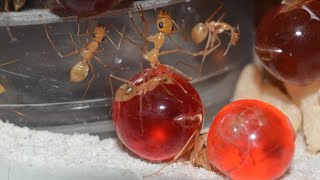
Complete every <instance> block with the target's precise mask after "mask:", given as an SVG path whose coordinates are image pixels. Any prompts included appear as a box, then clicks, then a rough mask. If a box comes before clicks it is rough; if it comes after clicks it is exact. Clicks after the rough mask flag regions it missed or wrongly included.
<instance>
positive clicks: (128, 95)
mask: <svg viewBox="0 0 320 180" xmlns="http://www.w3.org/2000/svg"><path fill="white" fill-rule="evenodd" d="M137 91H138V90H137V86H135V85H134V84H123V85H122V86H120V88H119V89H118V90H117V92H116V101H120V102H122V101H128V100H130V99H132V98H133V97H134V96H136V95H137Z"/></svg>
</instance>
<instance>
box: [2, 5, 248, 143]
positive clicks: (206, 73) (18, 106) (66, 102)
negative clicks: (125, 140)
mask: <svg viewBox="0 0 320 180" xmlns="http://www.w3.org/2000/svg"><path fill="white" fill-rule="evenodd" d="M137 3H141V4H142V5H143V6H144V8H145V9H149V10H146V11H145V16H146V19H148V20H150V23H149V34H155V33H156V32H157V29H156V24H155V23H154V21H152V20H155V18H156V13H155V11H154V9H153V8H154V7H158V8H159V7H164V8H165V9H167V10H169V11H170V12H171V16H172V18H173V19H174V20H175V21H176V23H177V24H178V25H179V27H180V28H181V29H182V33H180V32H176V33H175V34H174V35H172V36H171V37H172V39H173V41H174V42H176V43H177V44H179V45H180V46H182V47H183V48H185V49H187V50H189V51H193V52H196V51H199V50H201V49H203V48H204V46H205V43H203V44H200V45H199V46H196V45H194V44H193V43H192V42H191V38H190V32H191V28H192V27H193V26H194V25H196V24H197V23H198V22H204V21H205V19H206V18H207V17H208V16H209V15H210V14H211V13H212V12H213V11H214V10H215V9H216V8H217V7H218V6H219V4H218V3H217V2H215V1H212V0H192V1H187V2H185V1H168V0H167V1H141V2H140V1H134V2H133V3H128V5H125V7H118V9H115V10H111V11H108V12H106V13H104V14H101V15H98V16H96V17H90V18H82V19H80V22H81V23H80V25H81V28H80V30H81V32H82V33H83V32H85V31H86V29H87V27H88V29H89V31H90V30H92V29H93V28H94V27H95V25H96V24H97V23H102V24H105V25H106V28H107V30H108V35H109V36H110V38H111V39H112V40H113V41H114V42H115V43H118V41H119V39H120V36H119V35H118V34H117V33H116V32H115V31H114V30H113V29H111V28H110V26H109V25H110V24H113V25H114V26H115V27H116V28H117V29H119V30H120V31H121V30H122V29H123V27H124V25H126V29H125V35H126V36H128V37H130V38H131V39H133V40H134V41H136V42H138V43H140V44H142V43H143V38H142V37H141V36H140V35H138V34H137V33H136V32H135V31H134V28H133V26H132V23H131V20H130V18H129V16H128V14H127V12H128V11H136V9H135V8H134V6H135V4H137ZM39 7H41V6H40V5H39ZM251 9H252V2H251V1H232V0H226V1H224V8H223V10H222V11H221V12H220V13H219V14H218V16H217V17H216V18H215V20H216V19H217V18H218V17H219V16H220V15H221V14H222V13H223V12H226V16H225V18H224V21H225V22H228V23H229V24H231V25H233V26H235V25H237V24H239V27H240V31H241V36H240V40H239V43H238V45H237V46H235V47H231V48H230V50H229V52H228V54H227V55H226V56H223V53H224V51H225V49H226V47H227V45H228V42H229V37H228V36H227V35H226V34H224V35H221V36H220V37H221V39H222V45H221V46H220V47H219V48H218V49H217V50H216V51H215V52H214V53H212V54H210V55H209V56H207V59H206V61H205V64H204V69H203V72H202V73H201V74H199V72H196V71H194V70H193V69H191V68H189V67H187V66H183V65H178V67H177V68H178V69H179V70H180V71H182V72H184V73H185V74H188V75H189V76H191V77H193V80H192V84H193V85H194V86H195V88H196V89H197V90H198V92H199V94H200V96H201V98H202V101H203V104H204V105H205V125H204V126H205V127H207V126H208V125H210V123H211V121H212V119H213V117H214V115H215V113H216V112H217V111H218V110H219V109H220V108H221V107H222V106H223V105H225V104H226V103H227V102H228V101H229V100H230V98H231V96H232V93H233V90H234V86H235V82H236V80H237V78H238V75H239V72H240V70H241V68H242V67H243V65H245V64H246V63H247V62H248V61H249V60H250V59H251V56H252V42H253V39H252V37H253V36H252V34H253V32H252V31H253V30H252V20H251V19H250V17H251V13H252V12H251ZM41 12H42V13H44V14H43V16H42V19H41V18H40V19H41V20H39V13H40V14H41ZM23 13H24V14H23ZM21 14H22V15H21ZM10 16H11V17H22V16H24V17H29V18H30V19H29V21H28V22H26V21H25V20H23V19H20V20H19V18H16V19H14V18H10ZM13 19H14V20H13ZM135 20H136V21H137V24H138V26H139V27H141V28H142V27H143V26H142V24H141V23H140V18H139V16H138V14H135ZM19 21H21V23H19ZM43 23H46V24H47V27H48V34H49V35H50V37H51V39H52V41H53V43H54V44H55V45H56V48H57V49H58V50H59V51H60V52H61V53H62V54H66V53H69V52H71V51H73V50H74V48H73V45H72V41H71V39H70V36H69V33H71V34H72V37H73V38H74V40H75V43H76V46H77V48H81V47H84V46H85V44H86V42H87V39H88V40H89V41H90V40H91V35H88V36H83V37H78V36H77V25H78V23H77V17H74V16H70V17H68V16H64V17H58V16H57V15H55V14H52V13H51V12H50V11H49V10H48V9H44V8H43V7H41V8H40V9H28V10H25V11H21V12H10V13H3V14H1V15H0V26H1V27H0V34H1V36H0V42H1V44H0V49H1V54H0V62H1V63H5V62H7V61H12V60H18V61H16V62H14V63H12V64H10V65H7V66H2V67H0V83H1V84H2V85H4V86H5V87H6V88H7V92H5V93H3V94H1V95H0V113H1V119H3V120H5V121H9V122H12V123H14V124H16V125H19V126H28V127H31V128H35V129H45V130H49V131H53V132H62V133H75V132H77V133H91V134H98V135H100V136H101V137H106V136H111V135H114V129H113V124H112V119H111V118H112V117H111V106H112V91H111V88H110V84H109V80H108V78H109V75H110V74H113V75H115V76H118V77H122V78H124V79H130V78H131V77H133V76H134V75H135V74H137V73H138V72H140V71H141V70H140V63H141V62H143V66H144V67H145V68H147V67H149V65H148V63H147V61H145V60H142V57H141V53H140V50H139V49H138V48H137V47H135V46H133V45H132V44H131V43H129V42H128V41H125V40H123V41H122V43H121V48H120V49H119V50H116V49H115V48H114V47H113V46H112V45H111V44H110V42H107V43H106V48H105V49H104V51H102V52H101V53H98V54H96V56H97V57H98V58H99V59H101V60H102V61H103V62H104V63H105V64H107V65H108V66H107V67H104V66H102V65H101V64H100V63H99V62H97V61H95V60H92V61H91V64H92V66H93V68H94V73H95V77H94V79H93V81H92V84H91V86H90V88H89V90H88V93H87V95H86V96H85V98H84V99H82V96H83V94H84V92H85V90H86V88H87V85H88V82H89V80H90V78H91V77H92V75H91V72H89V75H88V77H87V78H86V79H85V80H84V81H83V82H80V83H72V82H70V70H71V68H72V66H73V65H74V64H75V63H77V62H78V61H80V60H81V56H80V55H79V54H76V55H73V56H70V57H67V58H60V57H59V56H58V54H57V53H56V51H55V50H54V49H53V47H52V45H51V44H50V43H49V40H48V38H47V36H46V34H45V30H44V26H43ZM7 26H9V27H10V30H11V32H12V34H13V36H14V37H15V38H17V41H15V42H11V41H10V40H11V39H10V36H9V34H8V31H7ZM184 33H186V34H187V35H188V36H189V38H188V39H187V40H185V39H184V37H183V35H182V34H184ZM149 48H151V45H150V46H149ZM174 48H175V46H174V45H173V43H172V41H171V40H170V39H168V38H167V40H166V43H165V46H164V47H163V48H162V50H167V49H174ZM201 59H202V57H192V56H189V55H184V54H179V53H176V54H170V55H166V56H161V57H160V61H161V63H164V64H169V65H171V66H175V64H176V62H177V61H184V62H186V63H188V64H191V65H193V66H194V67H199V65H200V62H201ZM113 82H114V83H113V87H114V90H116V88H117V87H119V86H120V85H121V84H122V83H121V82H117V81H113Z"/></svg>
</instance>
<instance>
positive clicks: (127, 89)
mask: <svg viewBox="0 0 320 180" xmlns="http://www.w3.org/2000/svg"><path fill="white" fill-rule="evenodd" d="M131 91H132V88H131V87H129V86H128V87H127V88H126V94H130V93H131Z"/></svg>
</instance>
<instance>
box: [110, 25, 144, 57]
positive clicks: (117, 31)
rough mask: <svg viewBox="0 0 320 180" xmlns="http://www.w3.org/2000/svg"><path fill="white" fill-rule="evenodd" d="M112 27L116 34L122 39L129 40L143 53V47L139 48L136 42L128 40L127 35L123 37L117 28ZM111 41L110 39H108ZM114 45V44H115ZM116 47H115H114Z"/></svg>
mask: <svg viewBox="0 0 320 180" xmlns="http://www.w3.org/2000/svg"><path fill="white" fill-rule="evenodd" d="M110 26H111V28H112V29H113V30H115V31H116V33H118V34H119V35H120V36H121V38H124V39H125V40H127V41H129V42H130V43H131V44H133V45H134V46H136V47H138V48H139V49H140V50H141V51H142V52H143V50H144V49H143V47H141V46H139V45H138V44H137V43H136V42H134V41H133V40H131V39H130V38H128V37H127V36H125V35H123V34H122V33H121V32H120V31H119V30H118V29H117V28H115V27H114V26H113V25H110ZM107 38H108V36H107ZM108 39H109V38H108ZM113 44H114V43H113ZM114 46H115V45H114Z"/></svg>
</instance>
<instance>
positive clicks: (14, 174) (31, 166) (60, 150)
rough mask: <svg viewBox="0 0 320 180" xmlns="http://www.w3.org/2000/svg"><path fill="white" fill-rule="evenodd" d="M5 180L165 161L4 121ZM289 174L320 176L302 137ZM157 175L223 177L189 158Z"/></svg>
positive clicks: (0, 135) (145, 169)
mask: <svg viewBox="0 0 320 180" xmlns="http://www.w3.org/2000/svg"><path fill="white" fill-rule="evenodd" d="M0 140H1V141H0V180H56V179H59V180H71V179H75V180H100V179H101V180H102V179H103V180H105V179H141V178H143V176H144V175H148V174H152V173H154V172H156V171H157V170H158V169H159V168H161V167H162V164H152V163H148V162H146V161H143V160H140V159H138V158H137V157H134V156H132V155H130V154H129V153H128V152H127V151H126V150H125V149H124V148H123V146H122V145H121V143H119V141H118V140H117V139H105V140H102V141H100V140H99V138H98V137H95V136H90V135H80V134H78V135H63V134H55V133H50V132H44V131H34V130H30V129H28V128H20V127H16V126H14V125H12V124H9V123H3V122H1V121H0ZM296 147H297V148H296V154H295V158H294V161H293V164H292V167H291V170H290V172H289V173H288V174H287V175H286V176H285V179H297V180H298V179H299V180H300V179H320V168H319V165H320V155H312V154H310V153H309V152H307V151H306V148H305V144H304V140H303V137H302V136H301V135H299V136H298V138H297V145H296ZM151 178H152V179H168V178H169V179H223V177H222V176H220V175H217V174H215V173H214V172H209V171H206V170H204V169H201V168H194V167H192V166H191V165H188V164H186V163H181V162H180V163H174V164H172V165H169V166H168V167H166V168H165V169H164V170H163V171H162V173H161V174H160V175H159V176H153V177H151Z"/></svg>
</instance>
